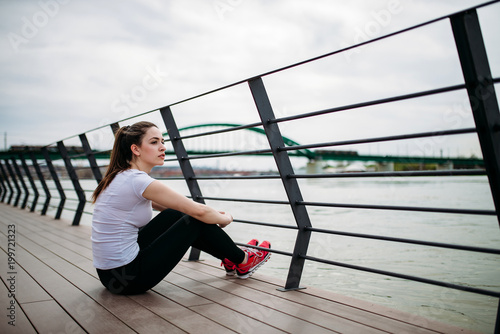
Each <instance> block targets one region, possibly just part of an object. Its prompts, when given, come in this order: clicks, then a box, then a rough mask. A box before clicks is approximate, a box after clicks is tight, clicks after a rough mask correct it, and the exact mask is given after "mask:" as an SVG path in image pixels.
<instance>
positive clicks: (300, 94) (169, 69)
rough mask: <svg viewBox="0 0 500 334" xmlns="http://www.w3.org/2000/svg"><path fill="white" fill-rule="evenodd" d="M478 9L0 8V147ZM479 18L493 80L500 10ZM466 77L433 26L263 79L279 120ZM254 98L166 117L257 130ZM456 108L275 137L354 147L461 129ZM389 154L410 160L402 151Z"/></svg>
mask: <svg viewBox="0 0 500 334" xmlns="http://www.w3.org/2000/svg"><path fill="white" fill-rule="evenodd" d="M482 2H484V1H479V0H476V1H474V0H453V1H451V0H364V1H362V0H358V1H340V0H312V1H305V0H302V1H300V0H273V1H265V0H216V1H215V0H184V1H180V0H171V1H168V0H141V1H97V0H86V1H83V0H40V1H31V0H29V1H28V0H23V1H14V0H10V1H7V0H0V6H1V7H0V34H1V36H2V38H1V39H0V43H1V45H0V60H1V63H0V64H1V65H0V66H1V67H0V78H1V82H0V132H1V135H2V142H1V144H0V149H3V148H4V141H3V139H4V134H5V133H7V145H8V146H10V145H16V144H28V145H31V144H36V145H45V144H49V143H53V142H55V141H58V140H60V139H62V138H66V137H68V136H71V135H74V134H78V133H82V132H84V131H87V130H90V129H93V128H96V127H98V126H101V125H103V124H107V123H111V122H114V121H118V120H120V119H122V118H124V117H130V116H133V115H135V114H138V113H142V112H145V111H148V110H153V109H156V108H159V107H162V106H165V105H168V104H171V103H174V102H177V101H180V100H183V99H185V98H188V97H190V96H193V95H197V94H200V93H203V92H206V91H209V90H212V89H215V88H218V87H220V86H224V85H227V84H230V83H233V82H237V81H239V80H241V79H246V78H249V77H252V76H254V75H257V74H261V73H264V72H267V71H270V70H273V69H276V68H279V67H283V66H286V65H289V64H292V63H295V62H298V61H301V60H305V59H308V58H311V57H315V56H318V55H321V54H325V53H328V52H331V51H334V50H336V49H339V48H342V47H345V46H348V45H352V44H355V43H357V42H361V41H364V40H366V39H371V38H374V37H378V36H381V35H385V34H387V33H390V32H393V31H397V30H400V29H403V28H406V27H409V26H412V25H415V24H418V23H421V22H424V21H428V20H430V19H433V18H436V17H440V16H443V15H446V14H449V13H453V12H456V11H459V10H461V9H465V8H468V7H471V6H473V5H476V4H479V3H482ZM479 14H480V18H481V20H482V21H481V24H482V29H483V34H484V35H485V39H486V43H487V48H488V52H489V55H490V61H491V68H492V70H493V72H494V75H495V76H499V73H500V51H499V49H498V45H499V44H500V43H499V42H500V40H499V33H500V24H499V23H498V18H499V17H500V4H495V5H493V6H490V7H488V9H487V10H480V11H479ZM462 80H463V78H462V76H461V73H460V71H459V68H458V57H457V56H456V53H455V50H454V42H453V39H452V35H451V29H450V28H449V24H448V22H441V23H437V24H434V25H432V26H429V27H426V28H424V29H422V30H420V31H418V32H410V33H408V34H405V35H402V36H398V37H395V38H392V39H389V40H387V41H384V42H381V43H378V44H376V45H374V46H366V47H363V48H361V49H359V50H356V51H355V52H348V53H344V54H341V55H338V56H335V57H331V58H328V59H326V60H323V61H319V62H317V63H314V64H311V65H306V66H302V67H300V68H297V69H294V70H291V71H287V72H284V73H279V74H277V75H274V76H270V77H266V78H265V79H264V82H265V84H266V87H267V89H268V91H269V95H270V98H271V102H272V103H273V107H274V109H275V112H276V114H277V115H278V116H285V115H291V114H294V113H303V112H309V111H315V110H318V109H322V108H328V107H333V106H339V105H343V104H349V103H355V102H360V101H363V100H367V99H377V98H382V97H388V96H393V95H398V94H404V93H408V92H412V91H413V90H425V89H432V88H436V87H439V86H443V85H454V84H458V83H461V82H462ZM497 89H498V88H497ZM250 101H251V100H250V96H249V94H248V87H246V86H241V87H235V88H234V89H231V90H230V91H229V92H227V93H224V94H216V96H214V97H213V98H204V99H200V100H199V101H194V102H192V103H187V104H182V105H179V106H177V107H174V108H173V110H174V113H175V116H176V117H177V119H178V123H179V125H180V126H187V125H194V124H198V123H205V122H212V121H227V122H233V123H246V122H253V121H257V116H256V114H255V113H254V111H253V106H252V103H251V102H250ZM464 101H465V95H464V93H463V92H462V93H455V94H448V95H446V96H443V97H435V98H429V99H428V100H426V101H424V103H400V104H395V105H390V106H383V107H377V108H372V109H370V110H367V111H366V112H365V111H363V110H360V111H357V112H355V113H351V115H353V116H351V118H349V117H348V116H342V115H341V116H339V117H340V118H339V119H335V120H334V119H333V118H330V117H324V118H322V119H321V120H320V121H317V120H316V121H315V123H314V122H313V121H308V120H304V121H302V122H298V121H297V122H291V123H289V124H283V134H284V135H286V136H289V137H291V138H292V139H296V140H297V141H298V142H300V143H307V142H314V141H333V140H343V139H349V138H356V137H358V134H357V132H356V131H358V132H359V135H361V136H362V135H365V136H378V135H385V134H396V133H402V132H405V131H406V132H418V131H432V130H434V129H442V128H453V127H456V128H458V127H467V126H469V125H471V124H472V123H471V122H472V121H471V118H470V115H468V114H467V111H464V110H465V109H467V105H466V103H465V102H464ZM240 102H241V103H240ZM457 106H458V107H457ZM436 110H437V112H436ZM403 111H404V112H403ZM342 117H343V118H342ZM299 123H300V126H299ZM403 124H404V126H403ZM304 126H305V127H306V128H307V129H309V131H308V132H309V133H308V134H304V132H303V129H304ZM374 128H377V129H378V130H373V129H374ZM445 144H448V145H445ZM425 145H427V146H428V147H425V148H423V149H424V150H430V151H433V152H434V153H435V150H436V149H438V150H443V149H444V150H448V153H449V151H450V150H451V151H452V152H451V153H452V155H455V153H460V154H465V155H468V154H470V153H474V152H475V150H477V144H476V143H475V138H473V136H472V137H471V136H469V137H466V138H465V137H464V138H463V140H462V141H458V142H455V143H449V142H447V143H442V142H439V141H434V142H425V143H422V142H421V144H420V146H425ZM432 145H436V148H430V146H432ZM412 147H413V146H412ZM370 149H371V150H376V148H373V147H372V148H370ZM395 149H396V150H397V151H398V153H401V154H402V153H413V152H408V150H409V149H408V146H406V148H405V146H404V144H400V145H399V146H398V147H397V148H395ZM405 150H406V151H405ZM410 150H414V148H411V149H410ZM371 153H377V152H375V151H372V152H371ZM395 153H396V152H395Z"/></svg>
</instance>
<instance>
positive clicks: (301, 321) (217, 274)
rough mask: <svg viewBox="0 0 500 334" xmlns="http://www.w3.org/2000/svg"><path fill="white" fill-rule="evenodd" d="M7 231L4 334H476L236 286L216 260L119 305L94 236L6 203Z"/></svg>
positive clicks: (373, 308)
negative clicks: (97, 264) (99, 265)
mask: <svg viewBox="0 0 500 334" xmlns="http://www.w3.org/2000/svg"><path fill="white" fill-rule="evenodd" d="M0 229H1V230H0V231H1V233H0V239H1V240H0V245H1V248H2V254H0V272H1V279H2V284H0V303H1V307H2V310H4V311H3V313H2V314H3V315H4V316H3V317H2V321H1V323H0V332H1V333H37V332H38V333H50V332H55V333H60V332H63V333H85V332H88V333H108V334H109V333H132V332H143V333H186V332H187V333H203V334H205V333H235V332H236V333H266V334H267V333H311V334H312V333H314V334H316V333H332V332H334V333H338V332H340V333H387V332H390V333H470V331H467V330H463V329H459V328H456V327H452V326H449V325H445V324H441V323H438V322H436V321H433V320H429V319H425V318H422V317H419V316H415V315H411V314H407V313H403V312H400V311H397V310H392V309H388V308H385V307H381V306H378V305H375V304H372V303H369V302H364V301H360V300H356V299H352V298H349V297H345V296H341V295H338V294H335V293H332V292H327V291H321V290H318V289H314V288H307V289H305V290H300V291H289V292H280V291H277V288H280V287H282V286H283V282H279V281H277V280H276V279H274V278H270V277H265V276H262V275H259V273H256V274H255V275H254V276H252V278H250V279H247V280H240V279H235V278H226V276H225V274H224V271H223V269H222V268H221V267H219V266H218V264H219V263H218V262H216V261H215V260H214V261H209V260H207V261H202V262H181V263H179V265H177V267H176V268H175V269H174V271H173V272H172V273H170V274H169V275H168V276H167V277H166V278H165V279H164V280H163V281H162V282H161V283H160V284H159V285H158V286H156V287H155V288H154V289H153V290H151V291H149V292H148V293H145V294H142V295H137V296H116V295H111V294H110V293H108V292H107V291H106V290H105V289H104V288H103V287H102V285H101V284H100V282H99V281H98V279H97V274H96V271H95V269H94V268H93V266H92V250H91V242H90V231H91V229H90V227H88V226H71V225H70V223H69V222H67V221H61V220H54V219H53V218H51V217H47V216H40V215H35V214H33V213H29V212H27V211H23V210H20V209H18V208H14V207H12V206H8V205H5V204H3V203H2V204H0ZM14 231H15V232H14ZM8 238H9V240H8ZM14 238H15V245H14V244H13V243H12V241H13V240H14ZM9 241H10V242H9ZM9 248H10V249H9ZM9 251H10V252H11V253H12V254H10V255H11V256H13V257H15V259H16V262H15V263H12V262H11V261H9V257H8V254H7V253H8V252H9ZM9 315H10V318H9ZM9 322H10V324H9ZM12 324H15V326H13V325H12Z"/></svg>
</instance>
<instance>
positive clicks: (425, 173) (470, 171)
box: [288, 169, 486, 179]
mask: <svg viewBox="0 0 500 334" xmlns="http://www.w3.org/2000/svg"><path fill="white" fill-rule="evenodd" d="M477 175H486V171H485V170H484V169H465V170H462V169H459V170H453V169H451V170H439V171H401V172H349V173H331V174H294V175H289V176H288V177H290V178H296V179H322V178H350V177H352V178H358V177H394V176H395V177H411V176H477Z"/></svg>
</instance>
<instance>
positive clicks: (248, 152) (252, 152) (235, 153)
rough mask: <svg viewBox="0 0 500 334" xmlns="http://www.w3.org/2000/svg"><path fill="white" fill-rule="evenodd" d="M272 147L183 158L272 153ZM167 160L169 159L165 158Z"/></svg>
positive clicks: (193, 157)
mask: <svg viewBox="0 0 500 334" xmlns="http://www.w3.org/2000/svg"><path fill="white" fill-rule="evenodd" d="M271 152H272V151H271V149H263V150H253V151H239V152H228V153H216V154H202V155H194V156H189V157H183V158H182V159H187V160H194V159H207V158H220V157H231V156H236V155H246V154H249V155H250V154H264V153H271ZM165 161H167V160H165Z"/></svg>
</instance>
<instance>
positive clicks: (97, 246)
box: [91, 169, 154, 270]
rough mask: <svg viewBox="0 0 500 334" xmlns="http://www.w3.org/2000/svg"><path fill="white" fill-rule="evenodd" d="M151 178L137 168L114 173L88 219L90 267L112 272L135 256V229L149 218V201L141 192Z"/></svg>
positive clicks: (136, 244) (136, 252)
mask: <svg viewBox="0 0 500 334" xmlns="http://www.w3.org/2000/svg"><path fill="white" fill-rule="evenodd" d="M153 181H154V179H153V178H152V177H150V176H149V175H148V174H147V173H145V172H142V171H139V170H137V169H127V170H125V171H123V172H120V173H118V174H117V175H116V176H115V178H114V179H113V181H111V183H110V184H109V185H108V187H107V188H106V189H104V191H103V192H101V194H100V195H99V197H98V198H97V201H96V203H95V207H94V215H93V218H92V237H91V240H92V253H93V258H94V267H96V268H98V269H104V270H106V269H113V268H117V267H121V266H124V265H126V264H128V263H130V262H132V261H133V260H134V259H135V257H136V256H137V254H138V253H139V244H138V243H137V237H138V233H139V228H140V227H142V226H144V225H146V224H147V223H148V222H149V221H150V220H151V218H152V217H153V209H152V207H151V201H150V200H147V199H145V198H144V197H142V193H143V192H144V190H146V188H147V187H148V186H149V185H150V184H151V182H153Z"/></svg>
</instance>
